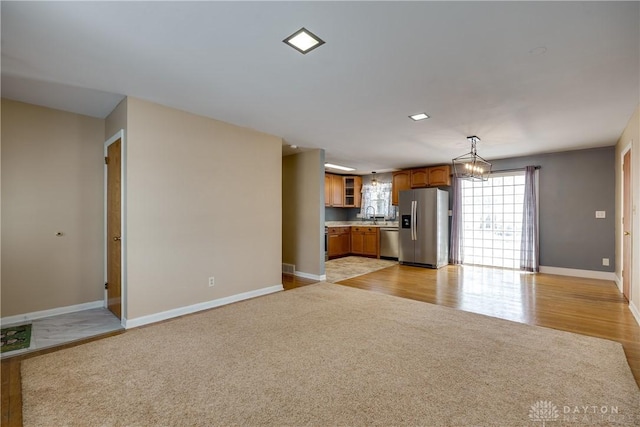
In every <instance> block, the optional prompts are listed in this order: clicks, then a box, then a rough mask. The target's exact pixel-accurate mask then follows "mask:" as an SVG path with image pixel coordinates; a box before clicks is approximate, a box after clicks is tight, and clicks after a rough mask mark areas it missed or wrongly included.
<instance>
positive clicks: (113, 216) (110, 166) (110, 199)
mask: <svg viewBox="0 0 640 427" xmlns="http://www.w3.org/2000/svg"><path fill="white" fill-rule="evenodd" d="M121 145H122V141H121V140H120V139H118V140H116V141H115V142H114V143H113V144H111V145H109V147H108V148H107V159H106V162H107V307H108V308H109V310H111V312H113V314H115V315H116V316H117V317H118V318H120V319H121V318H122V304H121V300H122V289H121V287H122V285H121V283H122V277H121V271H122V268H121V267H122V265H121V253H122V252H121V251H122V246H121V242H122V241H121V236H122V234H121V233H122V225H121V224H122V223H121V218H120V216H121V211H120V207H121V205H122V200H121V194H122V192H121V182H120V176H121V175H120V171H121V167H122V159H121V156H120V153H121V151H120V150H121V148H120V147H121Z"/></svg>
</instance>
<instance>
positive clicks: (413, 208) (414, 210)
mask: <svg viewBox="0 0 640 427" xmlns="http://www.w3.org/2000/svg"><path fill="white" fill-rule="evenodd" d="M417 207H418V202H417V201H416V200H412V201H411V240H418V233H416V214H417V213H418V209H417Z"/></svg>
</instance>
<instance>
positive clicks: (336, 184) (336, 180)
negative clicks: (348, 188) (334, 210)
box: [331, 175, 344, 207]
mask: <svg viewBox="0 0 640 427" xmlns="http://www.w3.org/2000/svg"><path fill="white" fill-rule="evenodd" d="M343 198H344V183H343V178H342V176H341V175H331V206H333V207H342V206H344V202H343Z"/></svg>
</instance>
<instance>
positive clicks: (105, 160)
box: [104, 157, 109, 165]
mask: <svg viewBox="0 0 640 427" xmlns="http://www.w3.org/2000/svg"><path fill="white" fill-rule="evenodd" d="M104 164H105V165H108V164H109V158H108V157H105V158H104Z"/></svg>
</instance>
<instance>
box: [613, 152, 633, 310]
mask: <svg viewBox="0 0 640 427" xmlns="http://www.w3.org/2000/svg"><path fill="white" fill-rule="evenodd" d="M632 145H633V143H632V142H629V143H628V144H627V145H626V146H625V147H624V148H623V149H622V150H620V159H619V164H620V206H619V209H620V247H619V254H620V256H619V259H620V280H617V281H616V282H617V283H616V284H617V285H618V289H619V290H620V293H623V290H624V288H623V286H624V283H623V282H622V280H623V274H622V269H623V267H624V226H623V225H622V218H623V215H624V166H623V164H624V157H625V155H626V154H627V153H629V154H630V156H629V157H630V159H631V163H630V165H629V173H630V175H631V177H630V178H631V179H630V180H629V184H630V187H631V188H630V189H629V197H630V198H631V200H629V203H631V211H632V212H631V218H629V220H630V224H629V226H630V228H631V238H632V240H631V249H630V250H631V257H630V258H631V262H630V264H631V265H629V269H630V271H629V282H630V283H629V303H631V294H632V293H633V286H631V285H632V284H633V277H632V276H633V273H634V271H633V234H634V232H635V230H634V229H633V225H634V224H633V152H632V151H631V147H632ZM616 258H618V257H616ZM616 276H617V272H616Z"/></svg>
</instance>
